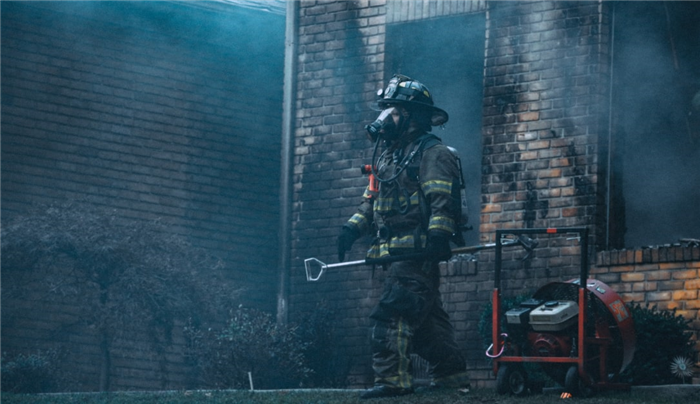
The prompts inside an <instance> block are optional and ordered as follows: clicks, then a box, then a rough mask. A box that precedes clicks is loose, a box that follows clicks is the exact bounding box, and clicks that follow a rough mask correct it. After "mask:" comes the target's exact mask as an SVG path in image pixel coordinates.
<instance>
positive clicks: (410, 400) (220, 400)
mask: <svg viewBox="0 0 700 404" xmlns="http://www.w3.org/2000/svg"><path fill="white" fill-rule="evenodd" d="M669 391H670V390H669ZM699 391H700V389H699V390H695V391H693V392H692V393H691V395H692V397H693V398H696V397H697V394H698V392H699ZM358 395H359V390H358V391H354V390H274V391H255V392H250V391H245V390H235V391H231V390H226V391H176V392H173V391H170V392H114V393H87V394H86V393H75V394H68V393H63V394H3V396H2V398H1V400H2V403H3V404H38V403H41V404H45V403H50V404H68V403H84V404H127V403H128V404H133V403H136V404H138V403H148V404H152V403H153V404H161V403H168V404H193V403H197V404H199V403H206V404H224V403H226V404H352V403H370V404H371V403H389V404H453V403H454V404H457V403H488V404H516V403H517V404H551V403H561V402H562V398H561V397H560V396H559V394H557V393H547V392H545V393H544V394H537V395H530V396H525V397H513V396H508V395H498V394H496V393H495V391H494V390H491V389H478V390H474V391H472V392H470V393H469V394H468V395H466V396H461V395H459V394H458V393H457V392H454V391H439V392H425V393H416V394H413V395H410V396H403V397H396V398H387V399H373V400H360V399H359V396H358ZM571 400H573V401H574V402H576V401H578V402H585V404H603V403H604V404H628V403H630V402H633V403H635V404H672V403H673V404H675V403H679V402H693V399H690V400H688V399H687V398H686V399H684V398H681V397H679V396H678V395H677V394H670V393H668V392H667V391H666V390H659V391H654V392H653V393H650V392H649V391H638V390H632V391H631V392H612V391H608V392H600V393H598V394H596V395H594V396H593V397H589V398H586V399H577V398H573V399H571Z"/></svg>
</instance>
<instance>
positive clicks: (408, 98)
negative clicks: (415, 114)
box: [377, 74, 449, 126]
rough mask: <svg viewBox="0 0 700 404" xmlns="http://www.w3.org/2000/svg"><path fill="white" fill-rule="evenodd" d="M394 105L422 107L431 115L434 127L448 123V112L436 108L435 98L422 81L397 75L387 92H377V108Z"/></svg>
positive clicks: (390, 82)
mask: <svg viewBox="0 0 700 404" xmlns="http://www.w3.org/2000/svg"><path fill="white" fill-rule="evenodd" d="M393 105H399V106H404V107H420V108H423V109H426V110H428V111H429V112H430V113H431V117H430V121H431V125H432V126H440V125H442V124H444V123H445V122H447V120H448V119H449V116H448V115H447V112H445V111H444V110H442V109H440V108H438V107H436V106H435V105H434V102H433V96H432V95H430V91H429V90H428V88H427V87H426V86H425V85H423V83H421V82H420V81H417V80H413V79H412V78H410V77H408V76H404V75H402V74H395V75H394V76H393V77H392V78H391V80H390V81H389V85H388V86H387V87H386V89H385V90H381V89H380V90H379V91H378V92H377V107H378V108H379V109H385V108H388V107H390V106H393Z"/></svg>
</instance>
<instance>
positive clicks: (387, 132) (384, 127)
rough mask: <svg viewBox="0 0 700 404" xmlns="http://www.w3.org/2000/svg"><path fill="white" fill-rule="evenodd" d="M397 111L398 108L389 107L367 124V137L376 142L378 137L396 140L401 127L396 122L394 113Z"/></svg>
mask: <svg viewBox="0 0 700 404" xmlns="http://www.w3.org/2000/svg"><path fill="white" fill-rule="evenodd" d="M395 111H396V108H394V107H389V108H386V109H384V110H382V112H381V113H380V114H379V117H378V118H377V119H376V120H375V121H374V122H372V123H371V124H369V125H366V126H365V130H367V137H369V139H370V140H371V141H372V142H376V141H377V139H379V138H381V139H383V140H388V141H392V140H396V139H397V138H398V137H399V128H398V127H397V126H396V123H395V122H394V117H393V116H392V113H394V112H395Z"/></svg>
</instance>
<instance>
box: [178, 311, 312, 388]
mask: <svg viewBox="0 0 700 404" xmlns="http://www.w3.org/2000/svg"><path fill="white" fill-rule="evenodd" d="M187 331H188V333H189V334H190V339H191V340H192V341H193V348H194V349H195V351H196V352H195V356H196V358H197V361H198V362H199V366H200V368H201V372H202V378H203V383H204V384H205V385H206V387H212V388H219V389H222V388H235V389H239V388H248V387H249V378H248V377H249V372H250V375H251V376H252V380H253V385H254V388H255V389H279V388H295V387H300V386H301V385H302V383H303V382H304V381H305V380H306V379H307V378H308V376H309V374H310V372H311V369H309V367H308V366H307V364H306V358H305V356H304V353H305V351H306V348H307V347H308V343H306V342H304V341H303V340H302V339H301V338H300V336H299V335H298V333H297V327H295V326H284V325H279V324H277V323H276V322H275V321H274V319H273V318H272V316H271V315H270V314H268V313H264V312H261V311H259V310H255V309H249V308H244V307H240V306H239V307H238V309H236V310H234V311H233V312H232V313H231V318H230V319H229V321H228V322H227V324H226V326H225V327H224V328H223V329H221V330H209V331H208V332H204V333H203V332H197V331H196V330H195V329H188V330H187Z"/></svg>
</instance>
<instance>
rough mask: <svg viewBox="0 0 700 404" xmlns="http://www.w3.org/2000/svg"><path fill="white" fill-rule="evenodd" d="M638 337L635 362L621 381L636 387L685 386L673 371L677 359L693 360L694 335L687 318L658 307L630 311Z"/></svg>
mask: <svg viewBox="0 0 700 404" xmlns="http://www.w3.org/2000/svg"><path fill="white" fill-rule="evenodd" d="M630 312H631V313H632V318H633V319H634V328H635V332H636V334H637V347H636V350H635V353H634V359H633V360H632V362H631V363H630V365H629V366H628V367H627V369H625V370H624V371H623V372H622V374H621V380H622V381H624V382H626V383H631V384H633V385H658V384H674V383H681V380H680V379H679V378H677V377H675V376H674V375H673V374H672V373H671V371H670V366H671V361H672V360H673V358H675V357H678V356H680V357H687V358H691V359H693V358H694V357H695V353H694V351H693V345H692V341H691V338H692V334H691V332H690V327H689V326H688V324H689V323H690V320H686V319H684V318H683V316H677V315H676V310H675V309H673V310H670V311H669V310H658V309H657V307H656V306H651V307H649V305H648V304H647V305H646V306H644V307H642V306H641V305H640V304H639V303H636V304H633V305H632V306H631V307H630Z"/></svg>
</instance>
